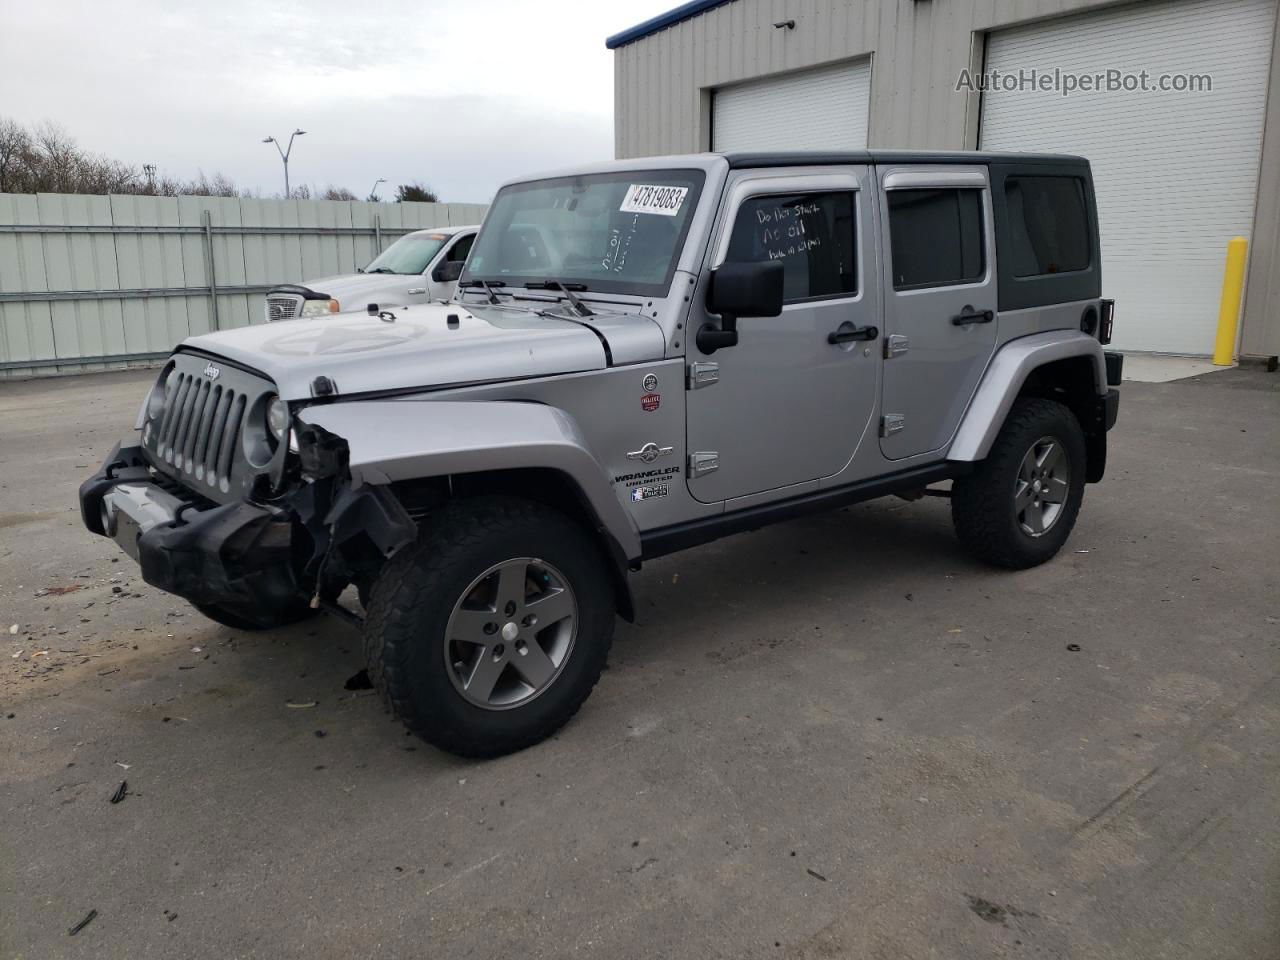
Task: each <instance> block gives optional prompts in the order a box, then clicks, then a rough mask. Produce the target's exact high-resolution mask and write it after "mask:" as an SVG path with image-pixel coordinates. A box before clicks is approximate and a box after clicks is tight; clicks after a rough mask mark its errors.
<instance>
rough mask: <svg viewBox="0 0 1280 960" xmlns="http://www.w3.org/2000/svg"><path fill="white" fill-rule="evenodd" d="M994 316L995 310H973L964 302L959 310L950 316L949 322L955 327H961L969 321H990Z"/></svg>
mask: <svg viewBox="0 0 1280 960" xmlns="http://www.w3.org/2000/svg"><path fill="white" fill-rule="evenodd" d="M995 318H996V315H995V312H994V311H992V310H975V309H973V307H971V306H969V305H968V304H965V305H964V306H963V307H962V308H961V309H960V312H959V313H957V314H956V315H955V316H954V317H952V318H951V322H952V323H953V324H955V325H956V326H957V327H963V326H965V325H966V324H970V323H990V322H991V321H992V320H994V319H995Z"/></svg>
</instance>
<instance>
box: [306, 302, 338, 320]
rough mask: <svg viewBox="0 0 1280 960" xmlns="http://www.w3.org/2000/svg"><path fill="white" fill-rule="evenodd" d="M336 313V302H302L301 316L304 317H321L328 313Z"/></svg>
mask: <svg viewBox="0 0 1280 960" xmlns="http://www.w3.org/2000/svg"><path fill="white" fill-rule="evenodd" d="M337 312H338V301H337V300H304V301H302V316H304V317H323V316H326V315H328V314H330V313H337Z"/></svg>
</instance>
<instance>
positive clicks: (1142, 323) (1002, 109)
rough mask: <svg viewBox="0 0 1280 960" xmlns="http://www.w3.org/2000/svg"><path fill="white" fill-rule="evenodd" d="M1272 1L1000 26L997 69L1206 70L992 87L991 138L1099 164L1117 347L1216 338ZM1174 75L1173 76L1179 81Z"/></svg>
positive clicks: (1219, 2)
mask: <svg viewBox="0 0 1280 960" xmlns="http://www.w3.org/2000/svg"><path fill="white" fill-rule="evenodd" d="M1275 18H1276V0H1184V2H1177V3H1151V4H1141V5H1135V6H1126V7H1123V8H1120V9H1117V10H1114V11H1109V12H1103V13H1094V14H1086V15H1081V16H1074V17H1069V18H1065V19H1062V20H1055V21H1050V22H1047V23H1039V24H1032V25H1029V26H1026V27H1018V28H1013V29H1009V30H1001V31H998V32H995V33H992V34H991V35H990V36H989V37H988V39H987V62H986V67H987V72H988V75H990V73H991V71H993V70H994V71H1000V73H1002V74H1006V75H1011V74H1016V73H1017V72H1018V71H1019V70H1032V69H1034V70H1037V71H1039V72H1040V73H1041V74H1044V73H1046V72H1048V73H1052V71H1053V70H1054V69H1055V68H1056V69H1060V70H1062V71H1063V72H1064V73H1066V72H1071V73H1074V74H1077V75H1084V74H1090V75H1092V74H1099V73H1102V74H1105V73H1106V72H1107V71H1108V70H1119V71H1123V72H1125V73H1129V74H1135V75H1136V74H1138V73H1140V72H1141V71H1144V70H1145V71H1147V73H1148V74H1149V80H1148V82H1149V83H1150V84H1152V85H1155V84H1158V83H1159V82H1160V77H1161V76H1162V75H1179V74H1182V75H1186V74H1198V75H1208V76H1209V77H1210V78H1211V85H1212V89H1211V90H1206V91H1201V92H1194V91H1185V92H1179V91H1176V90H1169V91H1151V92H1142V91H1136V90H1135V91H1131V92H1124V91H1121V92H1106V91H1099V92H1080V91H1077V92H1075V93H1073V94H1071V95H1070V96H1063V95H1062V93H1061V92H1054V91H1032V90H1015V91H1009V90H1004V89H992V90H988V92H987V93H985V94H984V95H983V104H982V124H981V139H980V142H981V146H982V148H983V149H985V150H1047V151H1054V152H1060V153H1074V154H1081V155H1083V156H1086V157H1088V158H1089V160H1090V161H1091V162H1092V164H1093V175H1094V181H1095V186H1096V190H1097V197H1098V212H1099V220H1100V225H1101V231H1102V286H1103V295H1104V296H1108V297H1114V298H1115V300H1116V326H1115V339H1114V343H1115V344H1116V345H1117V346H1118V347H1120V348H1121V349H1129V350H1155V351H1162V352H1168V353H1188V354H1208V353H1211V352H1212V351H1213V340H1214V331H1215V328H1216V325H1217V315H1218V299H1219V296H1220V295H1221V292H1222V268H1223V261H1224V258H1225V256H1226V250H1227V241H1228V240H1230V239H1231V238H1232V237H1233V236H1236V235H1241V236H1245V237H1248V236H1249V234H1250V231H1251V229H1252V226H1253V212H1254V200H1255V196H1256V191H1257V181H1258V164H1259V162H1260V155H1261V150H1262V126H1263V111H1264V109H1265V107H1266V96H1267V74H1268V68H1269V65H1270V60H1271V41H1272V35H1273V31H1274V24H1275ZM1171 82H1172V81H1171Z"/></svg>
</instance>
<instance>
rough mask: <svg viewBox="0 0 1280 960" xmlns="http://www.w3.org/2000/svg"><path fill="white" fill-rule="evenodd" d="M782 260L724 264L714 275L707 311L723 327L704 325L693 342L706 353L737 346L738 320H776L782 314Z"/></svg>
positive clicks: (712, 276) (708, 294) (712, 274)
mask: <svg viewBox="0 0 1280 960" xmlns="http://www.w3.org/2000/svg"><path fill="white" fill-rule="evenodd" d="M782 278H783V267H782V261H781V260H756V261H752V262H749V263H722V264H721V265H720V266H719V267H717V268H716V269H715V270H713V271H712V272H711V288H710V290H709V291H708V293H707V309H708V310H709V311H711V312H712V313H718V314H719V315H720V326H719V327H716V326H714V325H713V324H711V323H704V324H703V325H702V327H701V329H699V330H698V335H697V336H696V337H695V338H694V339H695V342H696V343H697V345H698V349H699V350H701V351H702V352H703V353H713V352H715V351H716V350H718V349H720V348H721V347H735V346H737V345H738V318H739V317H776V316H778V315H779V314H780V313H782Z"/></svg>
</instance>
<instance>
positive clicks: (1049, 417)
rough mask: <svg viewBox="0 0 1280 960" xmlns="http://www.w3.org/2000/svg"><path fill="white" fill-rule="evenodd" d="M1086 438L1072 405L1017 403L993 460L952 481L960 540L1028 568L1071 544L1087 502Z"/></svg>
mask: <svg viewBox="0 0 1280 960" xmlns="http://www.w3.org/2000/svg"><path fill="white" fill-rule="evenodd" d="M1085 456H1086V454H1085V440H1084V431H1083V430H1082V429H1081V428H1080V422H1079V421H1078V420H1077V419H1076V416H1075V414H1074V413H1072V412H1071V410H1070V409H1068V408H1067V407H1065V406H1063V405H1062V404H1060V403H1055V402H1054V401H1052V400H1044V399H1040V398H1036V397H1024V398H1022V399H1019V400H1017V401H1015V402H1014V405H1013V409H1012V410H1010V411H1009V416H1008V419H1006V420H1005V422H1004V426H1003V427H1001V429H1000V434H999V435H998V436H997V437H996V440H995V443H994V444H993V445H992V447H991V452H990V453H989V454H988V455H987V458H986V459H985V460H983V461H981V462H980V463H978V464H977V465H976V466H975V469H974V471H973V473H971V474H969V475H967V476H964V477H961V478H959V479H957V480H956V481H955V483H954V484H952V487H951V519H952V521H953V523H954V524H955V528H956V534H957V536H959V538H960V542H961V543H963V544H964V546H965V547H966V548H967V549H968V550H969V551H970V552H972V553H973V554H975V555H976V556H977V557H979V558H980V559H982V560H985V561H987V562H988V563H992V564H995V565H996V566H1001V567H1008V568H1010V569H1014V570H1021V569H1025V568H1027V567H1034V566H1036V565H1037V564H1041V563H1044V562H1045V561H1046V560H1049V559H1050V558H1052V557H1053V556H1054V555H1055V554H1056V553H1057V552H1058V551H1059V550H1060V549H1062V545H1063V544H1064V543H1066V540H1067V537H1068V536H1070V535H1071V528H1072V527H1074V526H1075V522H1076V516H1077V515H1078V514H1079V512H1080V504H1081V503H1082V502H1083V500H1084V484H1085Z"/></svg>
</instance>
